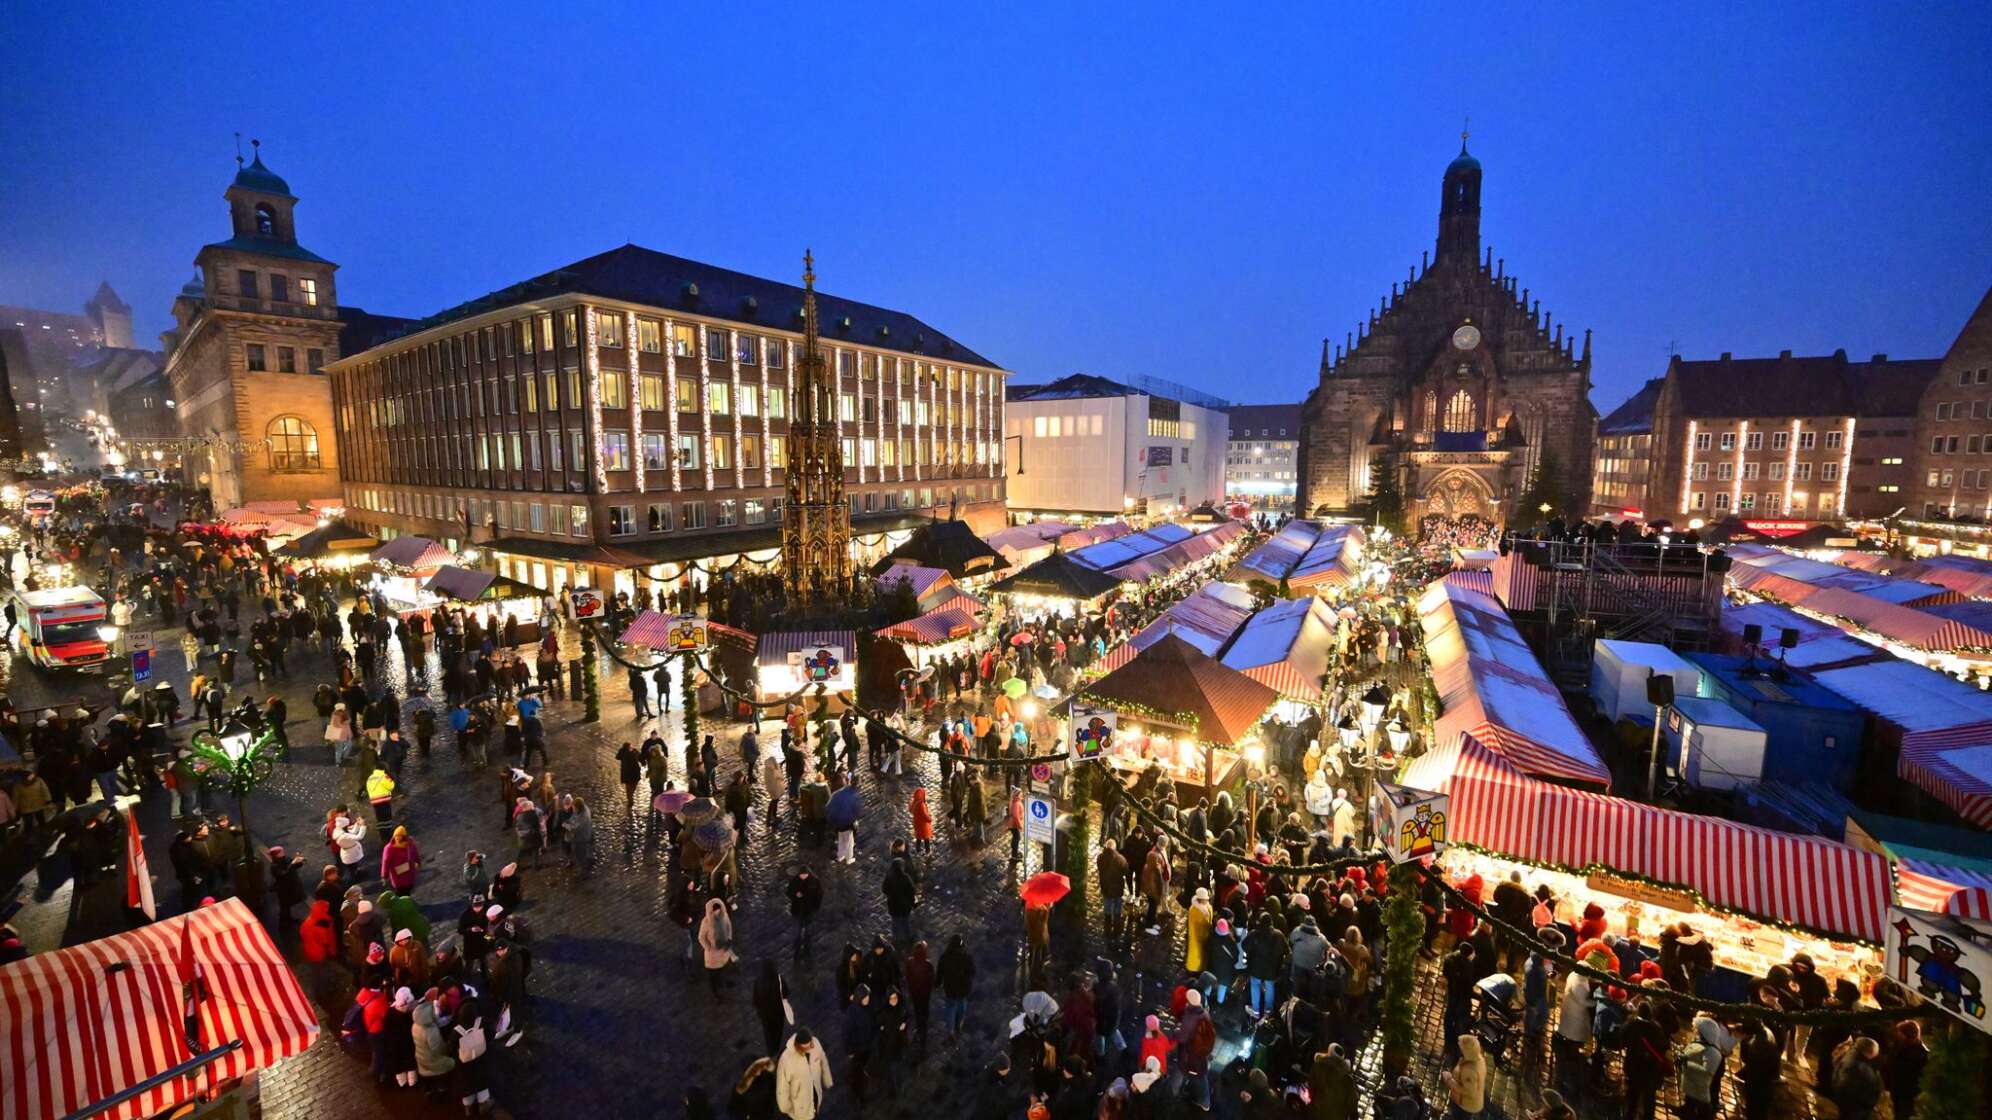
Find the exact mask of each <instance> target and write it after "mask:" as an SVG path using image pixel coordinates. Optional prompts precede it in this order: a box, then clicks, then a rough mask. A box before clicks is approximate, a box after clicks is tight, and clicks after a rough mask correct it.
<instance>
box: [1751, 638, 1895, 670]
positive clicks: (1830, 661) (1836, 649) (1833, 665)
mask: <svg viewBox="0 0 1992 1120" xmlns="http://www.w3.org/2000/svg"><path fill="white" fill-rule="evenodd" d="M1765 641H1766V644H1767V645H1770V646H1773V647H1774V646H1776V645H1777V637H1776V634H1775V632H1772V633H1767V634H1766V635H1765ZM1770 656H1771V657H1772V658H1775V659H1776V660H1778V661H1782V662H1784V663H1785V664H1786V665H1789V666H1791V667H1792V668H1794V669H1807V670H1817V669H1837V668H1840V667H1841V666H1844V665H1853V664H1862V663H1866V662H1869V661H1879V660H1882V659H1884V658H1889V657H1893V656H1894V655H1893V654H1891V653H1889V652H1888V651H1887V650H1885V649H1882V648H1881V647H1880V646H1877V645H1875V644H1874V643H1872V642H1864V641H1861V640H1860V639H1859V638H1854V637H1849V636H1847V635H1844V634H1842V635H1838V636H1836V637H1827V638H1818V639H1816V640H1814V641H1810V642H1800V643H1798V645H1796V646H1794V647H1792V648H1791V649H1787V650H1775V651H1774V652H1772V653H1771V655H1770Z"/></svg>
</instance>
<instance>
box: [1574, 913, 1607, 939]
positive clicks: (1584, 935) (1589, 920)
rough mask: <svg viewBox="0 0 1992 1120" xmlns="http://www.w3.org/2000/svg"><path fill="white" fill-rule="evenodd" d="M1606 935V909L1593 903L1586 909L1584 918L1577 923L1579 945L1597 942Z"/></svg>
mask: <svg viewBox="0 0 1992 1120" xmlns="http://www.w3.org/2000/svg"><path fill="white" fill-rule="evenodd" d="M1604 935H1605V908H1604V907H1602V906H1600V905H1598V904H1597V903H1595V902H1593V903H1590V904H1589V905H1587V906H1585V907H1584V918H1583V920H1582V921H1580V922H1578V923H1577V944H1579V945H1582V944H1584V943H1585V942H1587V941H1596V940H1597V939H1598V938H1601V937H1603V936H1604Z"/></svg>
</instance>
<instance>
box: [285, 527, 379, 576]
mask: <svg viewBox="0 0 1992 1120" xmlns="http://www.w3.org/2000/svg"><path fill="white" fill-rule="evenodd" d="M379 545H380V542H379V541H377V540H375V539H374V538H373V537H371V536H368V535H367V534H366V533H365V532H363V531H361V530H359V529H355V528H353V527H352V526H351V525H348V524H346V523H345V522H344V521H330V522H327V523H325V524H323V525H320V526H318V527H317V528H315V529H313V530H312V531H311V532H309V533H306V534H304V535H303V536H301V537H298V538H297V539H295V540H292V541H290V542H289V543H287V544H285V545H284V546H283V547H282V548H279V549H277V555H278V556H282V557H285V558H287V559H291V560H303V561H308V562H310V563H312V564H315V565H317V566H319V567H323V568H349V567H352V566H353V565H354V564H359V563H363V562H365V560H366V559H367V554H368V553H369V552H372V551H373V550H374V549H375V548H376V547H378V546H379Z"/></svg>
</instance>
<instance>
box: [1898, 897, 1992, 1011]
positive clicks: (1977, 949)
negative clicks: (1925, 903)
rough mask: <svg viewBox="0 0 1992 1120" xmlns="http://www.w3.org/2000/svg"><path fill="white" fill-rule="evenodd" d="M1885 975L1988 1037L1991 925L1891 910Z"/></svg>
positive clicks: (1948, 916) (1991, 953)
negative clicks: (1986, 995) (1986, 993)
mask: <svg viewBox="0 0 1992 1120" xmlns="http://www.w3.org/2000/svg"><path fill="white" fill-rule="evenodd" d="M1886 970H1887V972H1888V974H1889V975H1890V976H1893V977H1895V979H1896V981H1897V982H1898V983H1901V984H1905V985H1907V986H1909V987H1911V988H1914V989H1915V990H1916V991H1917V992H1918V993H1919V994H1921V995H1922V997H1923V998H1924V999H1926V1000H1929V1001H1930V1002H1932V1003H1934V1004H1936V1005H1937V1006H1939V1007H1941V1008H1943V1009H1944V1010H1945V1011H1948V1012H1950V1013H1951V1014H1952V1015H1955V1016H1957V1017H1958V1018H1960V1019H1962V1020H1964V1021H1965V1022H1967V1023H1969V1024H1971V1025H1972V1026H1974V1027H1977V1028H1978V1029H1979V1030H1981V1031H1984V1032H1986V1033H1987V1034H1992V1022H1988V1021H1987V1020H1986V1018H1985V984H1986V981H1987V980H1988V979H1992V923H1985V922H1976V921H1972V920H1970V919H1968V918H1960V917H1958V916H1957V915H1955V914H1932V913H1930V912H1929V911H1926V910H1904V909H1903V908H1902V907H1900V906H1891V907H1889V909H1888V957H1887V962H1886Z"/></svg>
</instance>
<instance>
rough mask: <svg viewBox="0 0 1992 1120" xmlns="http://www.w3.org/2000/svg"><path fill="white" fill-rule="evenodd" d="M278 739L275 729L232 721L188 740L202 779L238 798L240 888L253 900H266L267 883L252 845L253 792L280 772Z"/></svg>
mask: <svg viewBox="0 0 1992 1120" xmlns="http://www.w3.org/2000/svg"><path fill="white" fill-rule="evenodd" d="M275 741H276V733H275V732H274V731H273V730H270V729H265V730H263V731H261V732H258V731H255V730H253V729H251V728H248V727H245V726H243V725H242V724H241V723H239V722H236V721H234V720H230V721H229V722H228V723H227V724H226V725H225V726H223V727H222V729H221V731H219V732H214V731H206V730H203V731H196V732H194V735H193V738H192V740H190V741H189V743H188V746H189V748H191V749H192V751H193V753H194V767H195V769H196V771H197V772H199V773H200V774H201V778H202V781H204V782H207V783H208V784H210V785H213V786H216V787H219V788H220V789H222V790H225V791H226V792H228V793H230V794H233V795H234V797H235V824H236V829H237V831H238V832H239V833H240V834H241V837H242V860H241V862H240V864H238V865H237V867H236V872H235V883H236V890H237V892H239V893H240V894H242V895H243V896H244V897H245V898H246V899H248V900H249V901H250V902H252V903H260V902H261V901H262V898H263V893H264V883H263V874H262V868H261V866H260V865H259V864H258V863H257V862H256V853H255V850H254V849H253V848H251V847H250V844H249V795H250V794H251V793H253V792H255V789H256V787H257V786H259V785H262V784H263V783H264V782H265V781H268V780H269V778H270V775H271V774H272V773H274V772H275V771H276V767H277V760H276V752H274V751H273V750H271V749H270V747H271V745H272V744H273V743H275Z"/></svg>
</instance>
